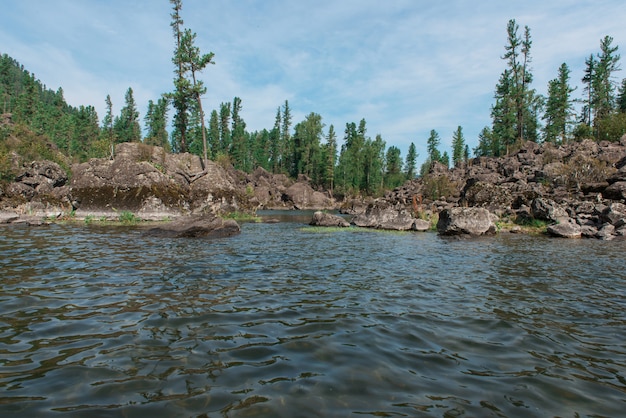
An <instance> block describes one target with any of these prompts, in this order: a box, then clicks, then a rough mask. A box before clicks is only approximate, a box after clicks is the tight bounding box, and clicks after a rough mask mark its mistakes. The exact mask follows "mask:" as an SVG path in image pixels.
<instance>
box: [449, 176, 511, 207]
mask: <svg viewBox="0 0 626 418" xmlns="http://www.w3.org/2000/svg"><path fill="white" fill-rule="evenodd" d="M461 199H462V201H463V202H464V203H466V204H467V205H469V206H479V207H507V206H511V203H512V202H513V198H512V196H511V193H510V192H509V191H508V190H507V189H506V188H504V187H502V186H499V185H495V184H492V183H488V182H485V181H480V180H478V179H477V178H472V179H469V180H468V181H467V183H466V184H465V187H464V188H463V191H462V192H461Z"/></svg>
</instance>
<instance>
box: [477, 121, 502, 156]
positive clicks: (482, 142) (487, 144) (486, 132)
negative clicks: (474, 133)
mask: <svg viewBox="0 0 626 418" xmlns="http://www.w3.org/2000/svg"><path fill="white" fill-rule="evenodd" d="M499 151H500V145H499V144H496V145H494V137H493V133H492V132H491V129H490V128H489V127H488V126H485V127H484V128H483V129H482V131H480V133H479V134H478V146H477V147H476V148H474V155H475V156H477V157H493V156H494V155H495V152H499Z"/></svg>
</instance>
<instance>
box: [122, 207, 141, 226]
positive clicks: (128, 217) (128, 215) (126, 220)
mask: <svg viewBox="0 0 626 418" xmlns="http://www.w3.org/2000/svg"><path fill="white" fill-rule="evenodd" d="M119 221H120V222H121V223H122V224H124V225H136V224H138V223H139V222H141V218H139V217H138V216H137V215H135V214H134V213H132V212H130V211H127V210H125V211H123V212H121V213H120V216H119Z"/></svg>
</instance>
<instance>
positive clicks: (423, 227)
mask: <svg viewBox="0 0 626 418" xmlns="http://www.w3.org/2000/svg"><path fill="white" fill-rule="evenodd" d="M411 229H412V230H414V231H419V232H426V231H428V230H430V222H428V221H426V220H424V219H416V220H415V222H413V228H411Z"/></svg>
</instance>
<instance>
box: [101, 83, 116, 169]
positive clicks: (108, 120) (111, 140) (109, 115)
mask: <svg viewBox="0 0 626 418" xmlns="http://www.w3.org/2000/svg"><path fill="white" fill-rule="evenodd" d="M104 103H105V105H106V114H105V115H104V119H102V130H103V133H104V137H105V139H106V141H107V144H108V145H109V149H110V151H111V155H110V158H111V159H112V158H113V157H114V156H115V133H114V132H113V121H114V117H113V102H112V101H111V95H109V94H107V97H106V99H105V101H104Z"/></svg>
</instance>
